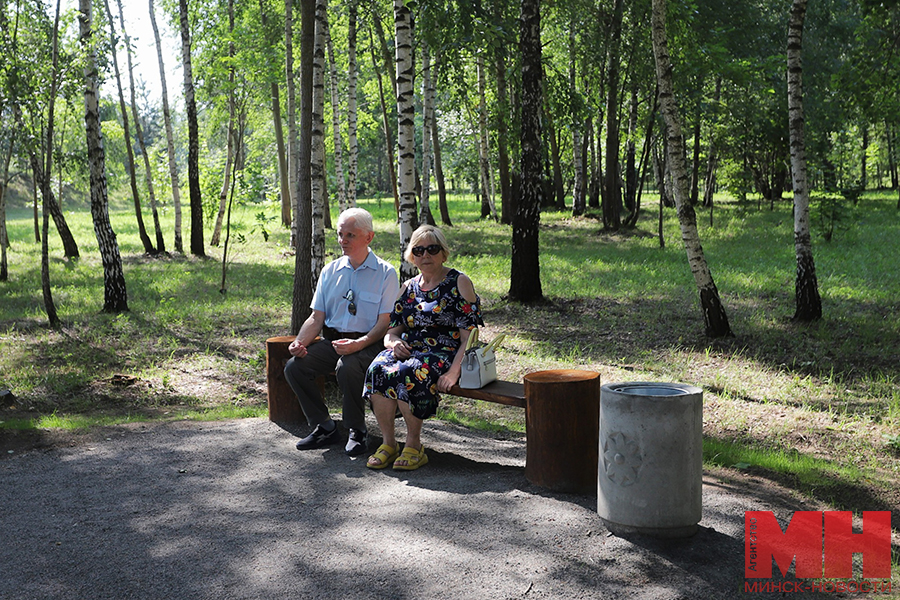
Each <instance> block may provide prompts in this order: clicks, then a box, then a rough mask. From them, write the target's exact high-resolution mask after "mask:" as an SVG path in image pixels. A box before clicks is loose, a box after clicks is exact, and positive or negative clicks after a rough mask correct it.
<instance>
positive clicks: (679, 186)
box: [651, 0, 732, 337]
mask: <svg viewBox="0 0 900 600" xmlns="http://www.w3.org/2000/svg"><path fill="white" fill-rule="evenodd" d="M651 23H652V27H651V29H652V36H653V53H654V56H655V59H656V78H657V81H658V83H659V104H660V112H662V114H663V116H664V117H665V121H666V135H667V139H668V143H667V149H668V157H669V168H670V169H671V171H672V183H673V196H674V197H675V208H676V211H677V213H678V223H679V225H680V226H681V240H682V242H683V243H684V248H685V252H686V253H687V258H688V264H689V265H690V269H691V273H692V274H693V275H694V282H695V283H696V285H697V289H698V290H699V291H700V303H701V310H702V312H703V317H704V321H705V323H706V334H707V335H709V336H711V337H723V336H730V335H732V333H731V328H730V326H729V325H728V317H727V316H726V314H725V309H724V307H723V306H722V303H721V301H720V299H719V292H718V290H717V289H716V284H715V282H714V281H713V277H712V273H711V272H710V270H709V265H708V264H707V262H706V256H705V255H704V253H703V248H702V246H701V245H700V236H699V234H698V231H697V216H696V213H695V212H694V207H693V206H692V205H691V203H690V175H689V173H688V168H687V160H686V158H685V155H684V134H683V133H682V129H681V116H680V114H679V112H678V104H677V102H676V101H675V90H674V87H673V84H672V61H671V58H670V56H669V46H668V40H667V38H666V0H653V10H652V19H651Z"/></svg>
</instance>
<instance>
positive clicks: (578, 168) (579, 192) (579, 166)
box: [569, 21, 587, 217]
mask: <svg viewBox="0 0 900 600" xmlns="http://www.w3.org/2000/svg"><path fill="white" fill-rule="evenodd" d="M577 64H578V58H577V57H576V56H575V23H574V21H573V22H570V23H569V95H570V97H571V104H572V107H573V113H574V114H573V115H572V166H573V170H574V172H575V178H574V179H575V181H574V187H573V189H572V216H575V217H578V216H581V215H583V214H584V211H585V209H586V206H585V204H586V203H587V202H586V199H587V195H586V194H585V187H586V186H585V185H584V168H583V165H584V133H583V132H582V122H581V116H580V114H578V111H577V110H576V107H578V106H580V102H578V101H577V97H578V87H577V81H576V77H575V66H576V65H577Z"/></svg>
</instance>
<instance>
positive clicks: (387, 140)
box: [369, 15, 400, 221]
mask: <svg viewBox="0 0 900 600" xmlns="http://www.w3.org/2000/svg"><path fill="white" fill-rule="evenodd" d="M372 20H373V21H374V22H375V23H379V24H380V23H381V21H380V20H379V19H378V16H377V15H373V17H372ZM379 30H380V29H379ZM371 37H372V36H371V30H369V38H370V43H369V50H370V52H371V54H372V67H373V68H374V70H375V81H376V82H377V83H378V97H379V99H380V100H381V121H382V124H383V126H384V150H385V154H386V155H387V164H388V171H389V172H390V176H391V191H392V192H393V194H394V211H395V212H396V214H397V220H398V221H399V220H400V192H399V190H398V189H397V168H396V165H395V164H394V136H393V135H392V133H391V120H390V117H389V116H388V109H387V100H385V97H384V83H383V82H382V80H381V68H380V67H379V66H378V61H377V60H376V59H375V44H373V43H371ZM391 62H393V60H392V59H391V55H390V54H388V55H387V58H386V62H385V66H386V67H387V66H388V65H390V64H391ZM391 66H392V65H391ZM387 70H388V71H390V73H391V75H392V76H391V81H396V74H394V71H393V69H387ZM391 89H392V90H394V93H396V85H394V86H392V87H391ZM394 101H396V97H395V98H394Z"/></svg>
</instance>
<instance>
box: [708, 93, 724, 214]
mask: <svg viewBox="0 0 900 600" xmlns="http://www.w3.org/2000/svg"><path fill="white" fill-rule="evenodd" d="M721 97H722V78H721V77H720V76H717V77H716V91H715V95H714V96H713V106H714V107H715V108H714V109H713V110H712V128H711V129H712V131H711V132H710V134H709V146H708V147H707V150H706V161H707V162H706V176H705V177H704V184H703V206H704V207H706V208H712V207H713V194H714V193H715V190H716V167H717V166H718V164H719V156H718V151H719V149H718V147H717V145H716V125H717V124H718V122H719V99H720V98H721Z"/></svg>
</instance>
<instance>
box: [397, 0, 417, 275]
mask: <svg viewBox="0 0 900 600" xmlns="http://www.w3.org/2000/svg"><path fill="white" fill-rule="evenodd" d="M394 28H395V36H396V57H397V147H398V157H397V163H398V164H397V188H398V194H399V196H400V211H399V212H400V223H399V229H400V248H401V252H402V251H403V250H404V249H406V246H408V245H409V240H410V238H411V237H412V232H413V229H414V226H415V221H416V175H415V168H416V148H415V116H416V109H415V104H414V102H413V89H414V88H413V85H414V74H415V65H414V64H413V61H412V42H413V31H412V19H411V15H410V11H409V8H408V7H407V6H406V2H405V1H404V0H394ZM415 274H416V268H415V267H414V266H413V265H412V264H410V263H409V262H407V261H406V260H403V261H402V262H401V265H400V280H401V281H406V280H407V279H409V278H411V277H413V276H414V275H415Z"/></svg>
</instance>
